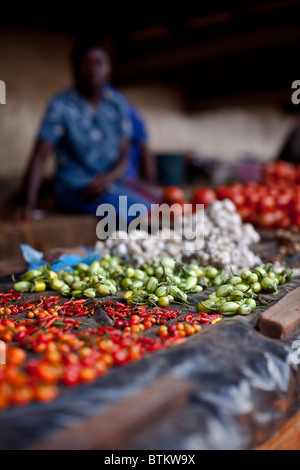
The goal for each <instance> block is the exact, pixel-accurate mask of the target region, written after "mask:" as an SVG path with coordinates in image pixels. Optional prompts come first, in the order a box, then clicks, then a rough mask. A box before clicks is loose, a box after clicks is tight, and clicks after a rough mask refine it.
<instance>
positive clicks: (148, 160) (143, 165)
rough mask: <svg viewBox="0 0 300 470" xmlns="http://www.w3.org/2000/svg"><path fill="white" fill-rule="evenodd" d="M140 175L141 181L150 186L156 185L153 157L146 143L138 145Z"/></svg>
mask: <svg viewBox="0 0 300 470" xmlns="http://www.w3.org/2000/svg"><path fill="white" fill-rule="evenodd" d="M139 147H140V152H141V157H140V173H141V177H142V179H144V180H145V181H147V182H148V183H150V184H156V182H157V174H156V166H155V157H154V155H152V153H151V152H150V150H149V148H148V145H147V143H146V142H141V143H140V145H139Z"/></svg>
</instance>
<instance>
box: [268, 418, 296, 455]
mask: <svg viewBox="0 0 300 470" xmlns="http://www.w3.org/2000/svg"><path fill="white" fill-rule="evenodd" d="M259 450H300V411H298V413H296V414H295V415H294V416H293V417H292V418H291V419H290V420H289V421H288V422H287V423H286V424H285V425H284V426H282V428H281V429H280V430H279V431H278V432H277V433H276V434H275V435H274V436H273V437H271V439H269V440H268V441H267V442H265V443H264V444H263V445H262V446H261V447H260V448H259Z"/></svg>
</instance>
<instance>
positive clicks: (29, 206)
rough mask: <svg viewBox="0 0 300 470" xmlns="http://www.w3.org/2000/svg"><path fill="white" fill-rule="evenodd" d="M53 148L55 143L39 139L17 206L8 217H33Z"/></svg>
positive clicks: (15, 204) (27, 218)
mask: <svg viewBox="0 0 300 470" xmlns="http://www.w3.org/2000/svg"><path fill="white" fill-rule="evenodd" d="M51 150H53V145H52V144H51V143H50V142H48V141H46V140H42V139H38V140H37V142H36V144H35V147H34V150H33V153H32V155H31V158H30V161H29V164H28V167H27V170H26V173H25V176H24V178H23V182H22V185H21V189H20V193H19V194H18V196H17V200H16V201H15V203H14V206H15V207H14V208H13V209H12V213H11V215H9V214H8V217H10V218H13V219H14V220H30V219H31V218H32V211H33V210H34V208H35V206H36V202H37V197H38V192H39V189H40V185H41V181H42V172H43V168H44V165H45V161H46V159H47V157H48V155H49V153H50V152H51Z"/></svg>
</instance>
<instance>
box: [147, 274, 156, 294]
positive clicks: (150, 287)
mask: <svg viewBox="0 0 300 470" xmlns="http://www.w3.org/2000/svg"><path fill="white" fill-rule="evenodd" d="M157 286H158V280H157V279H156V277H153V276H151V277H149V279H148V281H147V283H146V285H145V289H146V291H147V292H149V294H152V293H153V292H155V290H156V289H157Z"/></svg>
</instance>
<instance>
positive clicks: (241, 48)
mask: <svg viewBox="0 0 300 470" xmlns="http://www.w3.org/2000/svg"><path fill="white" fill-rule="evenodd" d="M298 41H300V29H299V27H298V26H296V25H295V24H291V25H285V26H283V27H276V28H269V29H264V30H260V31H251V32H246V33H241V34H236V35H232V36H230V37H222V38H219V39H216V40H212V41H203V42H197V43H196V44H194V43H193V44H191V45H185V46H181V47H177V48H173V49H172V50H167V51H162V52H159V53H155V54H148V55H145V56H143V57H141V56H138V57H134V58H130V57H126V59H125V60H124V62H123V63H119V66H118V79H119V80H121V79H122V77H124V78H125V77H126V76H128V75H137V74H143V73H144V74H146V73H147V72H149V71H150V72H151V73H153V72H154V71H161V70H163V69H168V68H170V67H175V66H184V65H188V64H191V63H193V62H194V63H197V62H198V63H199V62H200V61H203V60H209V59H217V58H218V57H221V56H226V55H233V54H238V53H246V52H251V51H257V50H260V49H262V48H268V47H275V46H280V45H285V44H292V43H294V42H298Z"/></svg>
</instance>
